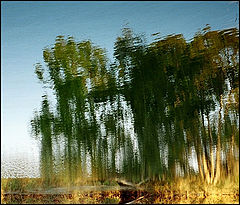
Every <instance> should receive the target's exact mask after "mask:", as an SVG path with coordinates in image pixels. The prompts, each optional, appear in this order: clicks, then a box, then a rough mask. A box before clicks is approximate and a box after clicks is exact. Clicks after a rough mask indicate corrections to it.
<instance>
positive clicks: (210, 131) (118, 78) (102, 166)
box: [31, 26, 239, 183]
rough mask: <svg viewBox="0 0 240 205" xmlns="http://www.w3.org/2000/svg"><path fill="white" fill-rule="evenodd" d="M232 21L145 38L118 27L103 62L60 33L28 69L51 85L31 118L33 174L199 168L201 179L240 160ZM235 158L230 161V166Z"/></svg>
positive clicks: (229, 170) (179, 172)
mask: <svg viewBox="0 0 240 205" xmlns="http://www.w3.org/2000/svg"><path fill="white" fill-rule="evenodd" d="M238 35H239V34H238V30H237V29H236V28H231V29H227V30H222V31H212V30H211V29H210V27H209V26H207V27H206V28H204V29H203V30H202V33H198V34H196V36H195V37H194V38H193V40H192V41H191V42H186V41H185V39H184V38H183V36H182V35H181V34H179V35H169V36H166V37H161V38H159V37H156V40H155V41H154V42H152V43H150V44H146V43H145V42H144V40H143V38H142V37H141V36H138V35H134V34H133V33H132V31H131V29H130V28H124V29H123V30H122V34H121V35H120V36H119V37H118V38H117V40H116V42H115V47H114V49H115V50H114V57H115V61H114V62H113V63H109V62H108V60H107V58H106V54H105V51H104V49H102V48H100V47H98V46H96V45H94V44H93V43H92V42H91V41H81V42H76V41H75V40H74V38H72V37H68V38H65V37H64V36H58V37H57V38H56V42H55V44H54V46H52V47H48V48H45V49H44V51H43V58H44V61H45V65H41V64H36V70H35V74H36V75H37V77H38V78H39V80H40V81H41V82H42V83H43V85H45V86H48V87H50V88H51V89H52V90H53V91H54V92H55V96H56V104H55V105H53V106H50V103H49V99H48V96H47V95H43V96H42V107H41V110H39V112H35V115H34V117H33V119H32V120H31V126H32V136H33V137H35V138H36V140H38V141H39V142H40V175H41V177H42V178H43V179H44V180H46V182H47V183H51V180H52V178H53V176H54V177H57V178H58V177H59V178H64V179H66V180H67V181H69V182H70V183H71V182H74V181H76V180H83V179H85V178H89V179H91V180H97V181H105V180H107V179H114V178H125V179H127V180H130V181H134V182H136V183H139V182H141V181H143V180H146V179H149V178H151V179H159V180H160V179H163V178H174V177H177V176H189V175H194V174H199V175H200V176H202V177H203V179H204V180H206V181H207V182H208V183H215V182H216V181H219V180H220V178H221V177H223V176H227V175H229V174H236V173H237V170H238V159H239V158H238V152H239V148H238V147H239V139H238V133H239V129H238V124H239V118H238V117H239V110H238V103H239V101H238V95H239V90H238V85H239V81H238V75H239V74H238V71H239V57H238V54H239V47H238V41H239V39H238ZM236 165H237V166H236Z"/></svg>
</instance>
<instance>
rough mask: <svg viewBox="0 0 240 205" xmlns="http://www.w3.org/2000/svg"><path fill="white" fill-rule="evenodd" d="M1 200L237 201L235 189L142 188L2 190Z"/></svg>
mask: <svg viewBox="0 0 240 205" xmlns="http://www.w3.org/2000/svg"><path fill="white" fill-rule="evenodd" d="M2 203H4V204H13V203H14V204H39V203H41V204H79V203H80V204H183V203H184V204H219V203H221V204H222V203H224V204H238V203H239V194H238V193H235V194H233V193H220V194H206V193H198V194H196V193H182V194H181V193H174V192H172V193H156V192H155V193H152V192H147V191H143V190H120V191H116V190H115V191H89V192H86V191H85V192H78V193H77V192H76V193H67V194H64V193H58V194H55V193H5V194H3V198H2Z"/></svg>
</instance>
